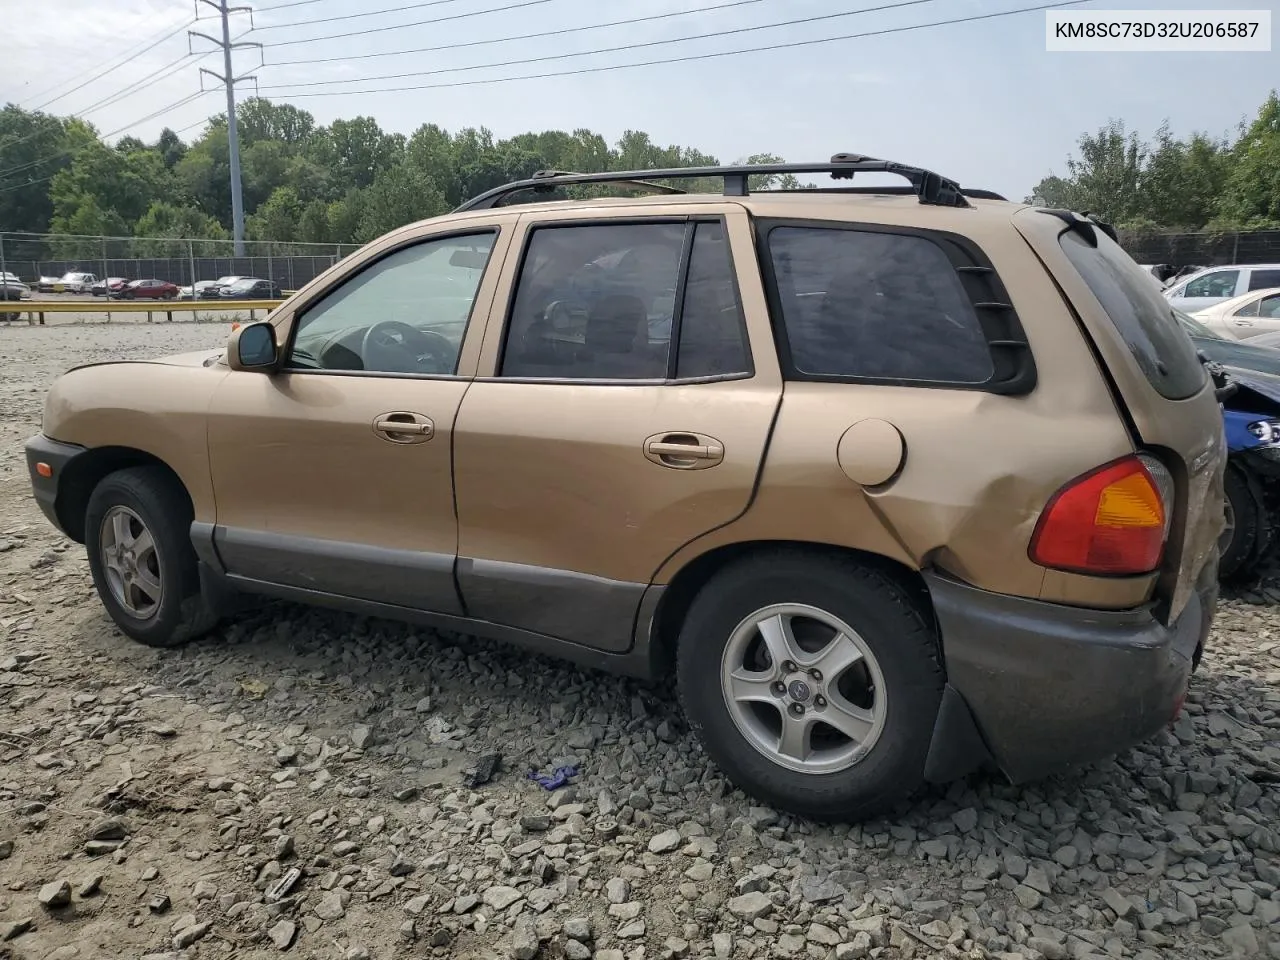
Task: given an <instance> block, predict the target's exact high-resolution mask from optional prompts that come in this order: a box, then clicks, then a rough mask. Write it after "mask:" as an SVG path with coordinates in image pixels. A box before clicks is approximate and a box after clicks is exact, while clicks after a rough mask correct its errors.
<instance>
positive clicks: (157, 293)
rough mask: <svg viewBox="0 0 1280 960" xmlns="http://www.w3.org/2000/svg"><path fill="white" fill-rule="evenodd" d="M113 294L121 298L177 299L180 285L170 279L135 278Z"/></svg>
mask: <svg viewBox="0 0 1280 960" xmlns="http://www.w3.org/2000/svg"><path fill="white" fill-rule="evenodd" d="M112 296H113V297H115V298H116V299H119V300H176V299H177V297H178V285H177V284H176V283H170V282H169V281H168V280H134V281H132V282H131V283H128V284H126V285H125V286H124V287H123V288H121V290H120V291H119V292H118V293H115V294H112Z"/></svg>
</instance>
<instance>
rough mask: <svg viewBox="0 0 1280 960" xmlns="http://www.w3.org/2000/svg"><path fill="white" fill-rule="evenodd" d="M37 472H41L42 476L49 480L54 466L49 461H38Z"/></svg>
mask: <svg viewBox="0 0 1280 960" xmlns="http://www.w3.org/2000/svg"><path fill="white" fill-rule="evenodd" d="M36 473H38V474H40V476H42V477H44V478H45V479H46V480H47V479H49V478H50V477H52V476H53V467H51V466H49V465H48V464H47V463H37V464H36Z"/></svg>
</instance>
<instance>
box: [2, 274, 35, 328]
mask: <svg viewBox="0 0 1280 960" xmlns="http://www.w3.org/2000/svg"><path fill="white" fill-rule="evenodd" d="M29 299H31V288H30V287H28V286H27V285H26V284H25V283H23V282H22V281H21V280H19V279H18V275H17V274H14V273H0V302H3V301H13V300H29ZM17 318H18V314H17V313H12V312H9V311H6V310H3V309H0V320H5V321H8V320H16V319H17Z"/></svg>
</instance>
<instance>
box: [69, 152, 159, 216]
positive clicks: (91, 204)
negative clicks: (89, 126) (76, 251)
mask: <svg viewBox="0 0 1280 960" xmlns="http://www.w3.org/2000/svg"><path fill="white" fill-rule="evenodd" d="M169 178H170V174H169V171H167V170H166V169H165V167H164V161H163V160H162V159H161V158H160V155H159V154H158V153H155V152H154V151H152V150H148V149H145V148H144V149H142V150H131V151H129V152H127V153H125V152H121V151H119V150H113V149H111V148H110V147H108V146H107V145H106V144H104V143H102V142H101V141H99V140H95V141H93V142H91V143H88V144H86V145H85V146H84V147H82V148H80V149H79V150H78V151H77V152H76V155H75V159H73V160H72V162H71V165H70V166H69V167H67V168H66V169H65V170H62V171H61V172H59V173H58V174H57V176H55V177H54V178H53V183H52V186H51V188H50V191H49V195H50V197H51V199H52V200H53V209H54V224H55V226H54V230H55V232H63V231H62V230H60V229H59V228H58V226H57V224H58V223H59V222H63V223H66V222H70V221H71V220H73V219H75V218H76V215H77V210H78V209H79V208H80V207H82V206H83V207H87V208H91V209H93V210H97V211H101V212H102V213H110V214H114V215H115V218H116V219H117V220H118V221H119V222H121V223H124V224H127V225H132V224H133V223H134V222H136V221H137V220H138V218H139V217H141V216H142V215H143V214H144V213H146V212H147V209H148V208H149V207H150V206H151V204H152V202H153V200H154V198H156V197H159V196H164V195H166V193H168V192H169V190H168V183H169ZM87 215H88V214H86V216H87ZM67 232H71V231H67ZM122 232H127V231H122Z"/></svg>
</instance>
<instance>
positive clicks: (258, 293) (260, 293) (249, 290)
mask: <svg viewBox="0 0 1280 960" xmlns="http://www.w3.org/2000/svg"><path fill="white" fill-rule="evenodd" d="M218 295H219V296H220V297H223V298H224V299H229V300H276V299H279V297H280V285H279V284H278V283H276V282H275V281H274V280H259V279H258V278H257V277H241V278H240V279H239V280H237V281H236V282H235V283H232V284H229V285H228V286H225V287H220V288H219V289H218Z"/></svg>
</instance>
